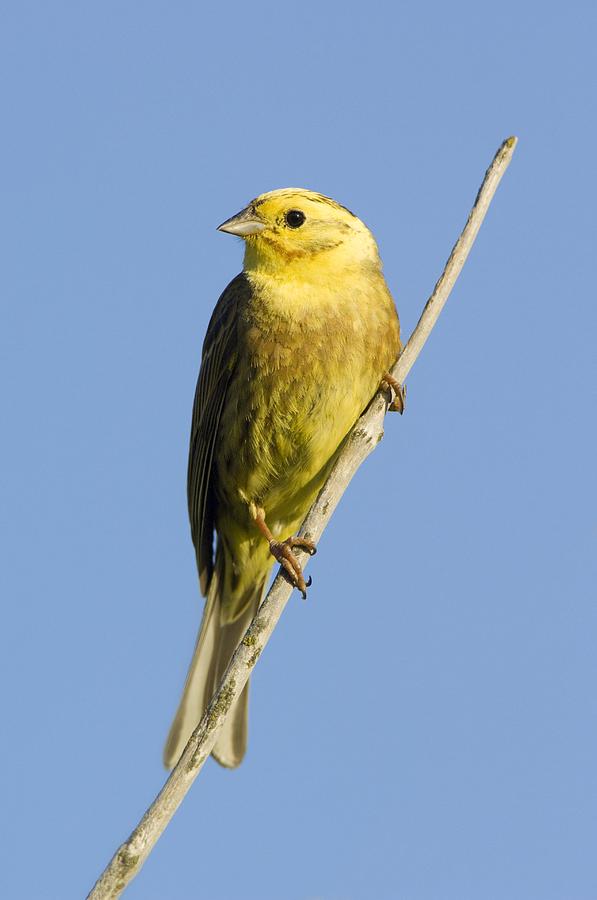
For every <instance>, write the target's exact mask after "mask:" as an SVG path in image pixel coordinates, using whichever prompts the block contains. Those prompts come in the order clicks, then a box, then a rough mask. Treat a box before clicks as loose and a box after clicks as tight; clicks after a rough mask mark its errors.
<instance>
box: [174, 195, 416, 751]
mask: <svg viewBox="0 0 597 900" xmlns="http://www.w3.org/2000/svg"><path fill="white" fill-rule="evenodd" d="M219 230H220V231H225V232H228V233H229V234H233V235H239V236H240V237H242V238H243V239H244V241H245V260H244V268H243V271H242V273H241V274H240V275H238V276H237V277H236V278H235V279H234V280H233V281H231V283H230V284H229V285H228V287H227V288H226V290H225V291H224V293H223V294H222V296H221V297H220V299H219V300H218V303H217V305H216V308H215V310H214V312H213V315H212V317H211V321H210V323H209V326H208V329H207V334H206V337H205V342H204V345H203V355H202V360H201V370H200V372H199V380H198V382H197V390H196V393H195V402H194V406H193V416H192V426H191V441H190V451H189V467H188V503H189V516H190V521H191V533H192V538H193V543H194V545H195V550H196V555H197V565H198V569H199V581H200V586H201V591H202V592H203V594H205V595H206V597H207V599H206V604H205V610H204V613H203V620H202V623H201V628H200V630H199V635H198V638H197V643H196V647H195V652H194V654H193V659H192V661H191V664H190V667H189V672H188V675H187V680H186V684H185V687H184V692H183V696H182V699H181V701H180V705H179V707H178V711H177V713H176V717H175V719H174V722H173V724H172V727H171V729H170V733H169V735H168V739H167V742H166V747H165V750H164V762H165V764H166V766H168V767H171V766H173V765H175V763H176V762H177V761H178V758H179V757H180V754H181V753H182V751H183V749H184V747H185V745H186V743H187V740H188V738H189V737H190V735H191V732H192V731H193V730H194V729H195V727H196V726H197V725H198V723H199V721H200V719H201V716H202V715H203V712H204V711H205V708H206V706H207V704H208V703H209V701H210V699H211V697H212V694H213V692H214V690H215V688H216V687H217V685H218V683H219V681H220V679H221V676H222V675H223V673H224V670H225V669H226V667H227V665H228V663H229V661H230V658H231V656H232V654H233V653H234V651H235V650H236V648H237V646H238V644H239V642H240V641H241V639H242V637H243V635H244V633H245V631H246V629H247V628H248V626H249V624H250V622H251V619H252V618H253V616H254V615H255V613H256V611H257V608H258V606H259V603H260V600H261V598H262V595H263V592H264V589H265V586H266V582H267V578H268V575H269V573H270V570H271V567H272V565H273V563H274V560H277V561H278V562H279V563H280V564H281V565H282V567H283V569H284V571H285V572H286V575H287V577H288V578H289V579H290V580H291V581H292V583H293V584H294V585H295V586H296V587H297V588H298V589H299V590H300V591H301V592H302V594H303V596H306V590H307V587H308V586H309V583H310V582H305V579H304V576H303V573H302V571H301V567H300V565H299V563H298V560H297V559H296V557H295V554H294V553H293V548H295V547H297V546H298V547H300V548H302V549H305V550H307V551H309V552H310V553H314V552H315V547H314V545H313V544H312V543H311V542H310V541H307V540H303V539H298V538H296V537H293V535H294V534H295V532H296V531H297V529H298V528H299V526H300V524H301V522H302V520H303V519H304V517H305V515H306V514H307V512H308V510H309V507H310V506H311V504H312V503H313V501H314V500H315V498H316V496H317V494H318V492H319V490H320V488H321V487H322V485H323V483H324V481H325V479H326V477H327V475H328V474H329V471H330V469H331V466H332V464H333V463H334V460H335V458H336V456H337V453H338V450H339V448H340V446H341V444H342V442H343V441H344V438H345V437H346V436H347V434H348V432H349V431H350V429H351V428H352V426H353V425H354V423H355V422H356V420H357V419H358V417H359V416H360V415H361V413H362V412H363V410H364V409H365V408H366V406H367V405H368V403H369V401H370V400H371V398H372V397H373V395H374V394H375V392H376V390H377V389H378V388H379V387H380V385H381V383H382V382H383V381H384V380H385V381H386V382H387V383H389V384H391V385H392V387H394V389H395V391H396V397H395V400H394V403H393V408H395V409H398V410H399V411H402V404H403V393H402V390H401V388H400V385H398V384H396V383H395V382H394V380H393V379H392V378H391V376H389V375H388V372H389V370H390V368H391V367H392V365H393V364H394V362H395V361H396V359H397V357H398V354H399V352H400V326H399V323H398V316H397V313H396V308H395V306H394V301H393V300H392V296H391V294H390V292H389V290H388V287H387V285H386V282H385V280H384V277H383V274H382V267H381V261H380V258H379V254H378V250H377V245H376V243H375V240H374V238H373V235H372V234H371V232H370V231H369V229H368V228H367V227H366V226H365V225H364V224H363V223H362V222H361V221H360V220H359V219H358V218H357V217H356V216H355V215H353V214H352V213H351V212H350V211H349V210H348V209H346V208H345V207H343V206H341V205H340V204H339V203H336V202H335V201H334V200H331V199H330V198H329V197H324V196H323V195H322V194H317V193H314V192H313V191H307V190H300V189H297V188H287V189H283V190H277V191H272V192H271V193H268V194H263V195H262V196H260V197H258V198H257V199H256V200H253V201H252V202H251V203H250V204H249V205H248V206H247V207H246V208H245V209H243V210H242V211H241V212H240V213H238V214H237V215H235V216H233V217H232V218H231V219H228V220H227V221H226V222H224V223H223V224H222V225H220V227H219ZM214 532H215V535H216V546H215V553H214ZM248 688H249V685H248V683H247V685H246V687H245V689H244V691H243V692H242V694H241V696H240V698H239V699H238V700H237V702H236V703H235V705H234V707H233V708H232V709H231V710H230V711H229V713H228V716H227V719H226V721H225V723H224V726H223V728H222V731H221V733H220V736H219V738H218V741H217V743H216V745H215V747H214V750H213V755H214V757H215V758H216V759H217V761H218V762H219V763H221V764H222V765H224V766H229V767H234V766H237V765H239V763H240V762H241V760H242V758H243V756H244V754H245V750H246V744H247V712H248Z"/></svg>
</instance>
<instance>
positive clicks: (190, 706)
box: [164, 565, 265, 769]
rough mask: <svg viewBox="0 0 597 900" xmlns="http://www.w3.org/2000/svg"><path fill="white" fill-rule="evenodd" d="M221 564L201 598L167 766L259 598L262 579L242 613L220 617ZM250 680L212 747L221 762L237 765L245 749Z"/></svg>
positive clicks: (200, 711) (172, 762) (168, 742)
mask: <svg viewBox="0 0 597 900" xmlns="http://www.w3.org/2000/svg"><path fill="white" fill-rule="evenodd" d="M223 582H224V579H223V578H222V571H221V567H220V566H218V565H216V568H215V570H214V573H213V575H212V578H211V582H210V585H209V590H208V592H207V597H206V601H205V610H204V613H203V619H202V621H201V627H200V629H199V634H198V636H197V642H196V644H195V650H194V651H193V658H192V659H191V664H190V666H189V670H188V673H187V678H186V681H185V686H184V689H183V692H182V697H181V700H180V703H179V706H178V710H177V712H176V715H175V717H174V721H173V723H172V726H171V728H170V732H169V734H168V737H167V739H166V744H165V747H164V765H165V766H166V768H168V769H171V768H172V767H173V766H175V765H176V763H177V762H178V760H179V758H180V755H181V753H182V751H183V750H184V748H185V746H186V744H187V741H188V740H189V738H190V736H191V734H192V732H193V731H194V730H195V728H196V727H197V725H198V724H199V722H200V720H201V717H202V715H203V713H204V712H205V709H206V707H207V705H208V704H209V702H210V700H211V698H212V696H213V693H214V691H215V690H216V688H217V687H218V684H219V683H220V679H221V678H222V675H223V674H224V672H225V670H226V668H227V666H228V663H229V662H230V659H231V657H232V654H233V653H234V651H235V650H236V648H237V647H238V645H239V643H240V642H241V640H242V638H243V636H244V634H245V632H246V630H247V628H248V627H249V625H250V623H251V620H252V618H253V616H254V615H255V613H256V612H257V608H258V606H259V602H260V600H261V596H262V594H263V589H264V587H265V581H264V582H263V583H262V584H258V585H256V586H255V588H254V589H252V591H251V597H250V599H249V601H248V602H247V603H246V604H244V606H243V611H242V613H241V614H240V616H239V617H238V618H237V619H235V620H234V621H233V622H226V623H223V622H222V614H221V613H222V609H221V608H222V602H221V594H222V586H223ZM248 710H249V683H248V682H247V684H246V685H245V687H244V690H243V692H242V694H241V695H240V697H239V698H238V700H237V701H236V702H235V703H234V705H233V706H232V707H231V709H230V710H229V711H228V715H227V717H226V721H225V722H224V725H223V727H222V730H221V732H220V735H219V737H218V740H217V743H216V745H215V747H214V749H213V750H212V754H213V756H214V758H215V759H216V760H217V761H218V762H219V763H220V765H223V766H226V767H228V768H235V767H236V766H238V765H240V763H241V762H242V759H243V757H244V755H245V752H246V749H247V733H248Z"/></svg>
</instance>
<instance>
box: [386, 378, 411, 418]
mask: <svg viewBox="0 0 597 900" xmlns="http://www.w3.org/2000/svg"><path fill="white" fill-rule="evenodd" d="M384 383H385V384H387V385H388V387H389V388H391V389H392V391H393V392H394V399H393V400H392V402H391V403H390V405H389V406H388V409H389V410H390V412H399V413H400V415H402V413H403V412H404V407H405V406H406V385H405V384H400V382H399V381H397V380H396V379H395V378H394V376H393V375H390V373H389V372H384V374H383V377H382V384H384Z"/></svg>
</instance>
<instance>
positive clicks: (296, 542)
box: [269, 537, 317, 600]
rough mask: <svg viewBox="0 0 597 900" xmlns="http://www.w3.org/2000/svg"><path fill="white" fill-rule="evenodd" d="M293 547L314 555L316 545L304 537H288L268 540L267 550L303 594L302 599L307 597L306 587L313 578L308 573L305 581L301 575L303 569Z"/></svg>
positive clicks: (309, 585)
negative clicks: (280, 539)
mask: <svg viewBox="0 0 597 900" xmlns="http://www.w3.org/2000/svg"><path fill="white" fill-rule="evenodd" d="M294 547H298V548H299V549H301V550H306V551H307V553H308V554H309V555H310V556H314V555H315V553H317V547H316V546H315V544H314V543H313V541H308V540H307V539H306V538H301V537H289V538H286V540H285V541H276V540H272V541H270V542H269V550H270V553H271V554H272V556H273V557H274V559H276V560H277V561H278V562H279V563H280V565H281V566H282V568H283V569H284V571H285V572H286V575H287V576H288V578H289V579H290V582H291V584H292V585H293V586H294V587H296V588H298V589H299V591H300V592H301V594H302V595H303V600H306V599H307V588H308V587H311V584H312V582H313V579H312V578H311V576H310V575H309V580H308V581H305V576H304V575H303V570H302V568H301V565H300V563H299V561H298V559H297V558H296V556H295V555H294V553H293V552H292V551H293V549H294Z"/></svg>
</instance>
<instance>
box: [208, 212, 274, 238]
mask: <svg viewBox="0 0 597 900" xmlns="http://www.w3.org/2000/svg"><path fill="white" fill-rule="evenodd" d="M264 228H265V225H264V224H263V222H262V221H261V220H260V219H259V218H258V217H257V215H256V214H255V211H254V210H252V209H251V207H250V206H247V207H246V209H241V211H240V212H239V213H237V214H236V215H235V216H232V218H231V219H226V221H225V222H222V224H221V225H218V231H226V232H227V233H228V234H238V235H239V236H240V237H247V235H249V234H259V232H260V231H263V229H264Z"/></svg>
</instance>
